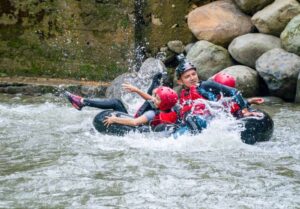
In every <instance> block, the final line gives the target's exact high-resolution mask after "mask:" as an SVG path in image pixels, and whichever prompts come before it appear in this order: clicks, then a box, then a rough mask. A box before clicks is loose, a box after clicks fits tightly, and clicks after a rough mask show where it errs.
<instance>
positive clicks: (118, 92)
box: [106, 58, 166, 107]
mask: <svg viewBox="0 0 300 209" xmlns="http://www.w3.org/2000/svg"><path fill="white" fill-rule="evenodd" d="M164 71H166V67H165V65H164V64H163V63H162V62H161V61H160V60H158V59H155V58H148V59H146V60H145V61H144V62H143V63H142V66H141V68H140V70H139V71H138V72H132V73H125V74H122V75H120V76H118V77H117V78H116V79H115V80H113V81H112V83H111V86H110V87H108V88H107V90H106V97H107V98H119V99H121V100H122V101H123V103H124V104H125V105H126V106H131V107H132V106H133V105H134V104H133V102H134V103H141V102H142V100H141V99H140V98H139V97H138V95H135V96H129V95H128V92H126V91H124V90H123V89H122V84H123V83H131V84H133V85H134V86H137V87H138V88H140V89H141V90H143V91H145V92H147V90H148V88H149V87H150V85H151V83H152V78H153V76H154V75H155V74H156V73H158V72H164Z"/></svg>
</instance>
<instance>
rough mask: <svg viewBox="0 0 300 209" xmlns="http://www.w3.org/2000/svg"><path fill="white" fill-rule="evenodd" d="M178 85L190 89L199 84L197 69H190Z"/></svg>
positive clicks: (182, 76) (179, 80)
mask: <svg viewBox="0 0 300 209" xmlns="http://www.w3.org/2000/svg"><path fill="white" fill-rule="evenodd" d="M177 83H178V84H179V85H185V86H186V87H188V88H190V87H191V86H193V85H196V84H198V83H199V77H198V74H197V71H196V70H195V69H190V70H188V71H186V72H184V73H183V74H182V75H181V76H180V78H179V79H178V81H177Z"/></svg>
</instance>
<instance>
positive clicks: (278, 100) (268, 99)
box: [263, 96, 284, 105]
mask: <svg viewBox="0 0 300 209" xmlns="http://www.w3.org/2000/svg"><path fill="white" fill-rule="evenodd" d="M263 98H264V100H265V101H264V104H265V105H274V104H283V103H284V101H283V100H282V99H281V98H279V97H273V96H267V97H263Z"/></svg>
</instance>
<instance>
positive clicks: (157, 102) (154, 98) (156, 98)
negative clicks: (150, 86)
mask: <svg viewBox="0 0 300 209" xmlns="http://www.w3.org/2000/svg"><path fill="white" fill-rule="evenodd" d="M152 101H153V103H154V105H155V107H157V108H158V106H159V105H160V103H161V99H160V97H159V96H158V95H157V94H156V89H154V90H153V93H152Z"/></svg>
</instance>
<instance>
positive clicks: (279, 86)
mask: <svg viewBox="0 0 300 209" xmlns="http://www.w3.org/2000/svg"><path fill="white" fill-rule="evenodd" d="M256 70H257V71H258V73H259V75H260V76H261V77H262V78H263V79H264V81H265V82H266V84H267V86H268V88H269V90H270V94H271V95H272V96H278V97H280V98H282V99H285V100H287V101H293V100H294V98H295V93H296V82H297V76H298V74H299V70H300V57H299V56H297V55H295V54H293V53H289V52H286V51H285V50H283V49H278V48H277V49H272V50H270V51H268V52H266V53H264V54H263V55H262V56H260V57H259V58H258V60H257V61H256Z"/></svg>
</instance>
